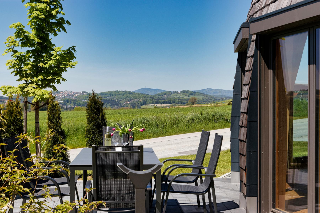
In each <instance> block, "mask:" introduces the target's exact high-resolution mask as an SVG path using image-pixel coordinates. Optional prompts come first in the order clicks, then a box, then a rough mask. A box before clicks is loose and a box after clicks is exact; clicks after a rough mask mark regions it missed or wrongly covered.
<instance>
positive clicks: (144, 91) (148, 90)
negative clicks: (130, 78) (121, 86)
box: [133, 88, 165, 95]
mask: <svg viewBox="0 0 320 213" xmlns="http://www.w3.org/2000/svg"><path fill="white" fill-rule="evenodd" d="M133 92H135V93H142V94H148V95H156V94H158V93H162V92H165V90H162V89H151V88H141V89H137V90H135V91H133Z"/></svg>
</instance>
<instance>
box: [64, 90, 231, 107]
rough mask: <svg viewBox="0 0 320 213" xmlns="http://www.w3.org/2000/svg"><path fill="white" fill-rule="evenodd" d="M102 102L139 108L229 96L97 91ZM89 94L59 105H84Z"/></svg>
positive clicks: (167, 92) (214, 99)
mask: <svg viewBox="0 0 320 213" xmlns="http://www.w3.org/2000/svg"><path fill="white" fill-rule="evenodd" d="M97 94H98V95H99V96H100V97H101V99H102V102H103V103H104V107H105V108H124V107H127V108H134V109H135V108H141V106H143V105H148V104H173V105H186V104H188V103H190V102H189V100H190V98H191V97H195V98H196V100H197V101H196V103H197V104H210V103H214V102H217V101H221V100H226V99H230V98H225V97H217V96H212V95H207V94H203V93H199V92H193V91H190V90H183V91H180V92H178V91H166V92H162V93H158V94H155V95H148V94H142V93H136V92H131V91H108V92H101V93H97ZM88 97H89V94H84V95H79V96H77V97H76V98H74V99H73V98H64V99H62V102H61V105H62V107H63V106H71V107H85V106H86V104H87V102H86V101H87V100H88Z"/></svg>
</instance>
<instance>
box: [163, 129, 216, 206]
mask: <svg viewBox="0 0 320 213" xmlns="http://www.w3.org/2000/svg"><path fill="white" fill-rule="evenodd" d="M209 137H210V132H207V131H204V130H202V132H201V138H200V143H199V146H198V151H197V154H196V158H195V159H194V160H191V159H167V160H165V161H163V162H162V163H163V164H164V165H165V163H167V162H170V161H181V162H191V163H192V164H193V165H194V166H202V164H203V160H204V157H205V154H206V151H207V147H208V142H209ZM184 165H188V164H173V165H170V166H168V167H167V168H166V169H165V170H164V171H163V173H162V175H161V178H162V182H165V183H168V182H170V181H172V180H173V179H174V177H175V176H172V175H170V173H172V172H173V171H174V170H175V169H178V168H181V166H184ZM189 165H190V164H189ZM191 173H201V170H200V169H198V168H196V167H194V168H192V172H191ZM198 178H199V176H180V177H178V178H175V179H174V180H173V182H176V183H194V184H195V185H196V186H197V185H198ZM197 202H198V206H200V200H199V197H198V196H197Z"/></svg>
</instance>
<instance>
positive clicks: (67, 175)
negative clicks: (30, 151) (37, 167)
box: [41, 167, 70, 186]
mask: <svg viewBox="0 0 320 213" xmlns="http://www.w3.org/2000/svg"><path fill="white" fill-rule="evenodd" d="M41 168H42V169H47V170H50V169H52V167H41ZM57 171H58V172H60V173H61V174H62V175H63V176H64V177H66V179H67V182H68V185H69V186H70V177H69V174H68V172H67V171H65V170H64V169H59V170H57Z"/></svg>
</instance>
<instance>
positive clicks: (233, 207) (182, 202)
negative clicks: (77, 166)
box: [14, 128, 245, 213]
mask: <svg viewBox="0 0 320 213" xmlns="http://www.w3.org/2000/svg"><path fill="white" fill-rule="evenodd" d="M215 133H218V134H220V135H223V143H222V150H227V149H230V129H229V128H226V129H219V130H212V131H210V140H209V145H208V150H207V152H211V149H212V146H213V141H214V135H215ZM200 135H201V133H200V132H196V133H188V134H181V135H174V136H166V137H160V138H153V139H147V140H140V141H135V142H134V143H135V144H143V145H144V146H145V147H152V148H153V149H154V151H155V153H156V155H157V156H158V158H165V157H173V156H180V155H189V154H195V153H196V151H197V148H198V145H199V142H200ZM80 151H81V149H72V150H70V151H69V154H70V160H71V161H72V160H73V159H74V158H75V156H76V155H77V154H78V153H79V152H80ZM214 180H215V189H216V197H217V205H218V211H219V212H226V213H233V212H237V213H238V212H239V213H242V212H245V210H244V209H241V208H239V187H240V186H239V184H231V179H230V177H229V175H225V177H222V178H215V179H214ZM77 187H78V189H79V195H80V196H82V192H81V190H80V188H81V187H82V181H78V183H77ZM205 197H206V204H207V207H206V208H207V210H208V211H209V206H208V204H209V202H208V197H207V195H206V196H205ZM65 199H66V200H68V199H69V197H66V198H65ZM21 202H22V201H21V199H20V200H16V202H15V208H14V212H20V209H19V208H18V207H19V206H20V205H21ZM57 204H58V200H57V199H56V198H53V200H52V201H51V203H50V205H52V206H54V205H57ZM153 211H154V208H152V209H150V212H153ZM182 212H183V213H195V212H203V208H202V200H201V206H200V208H198V206H197V200H196V196H195V195H184V194H170V196H169V202H168V207H167V213H182ZM209 212H210V211H209Z"/></svg>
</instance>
